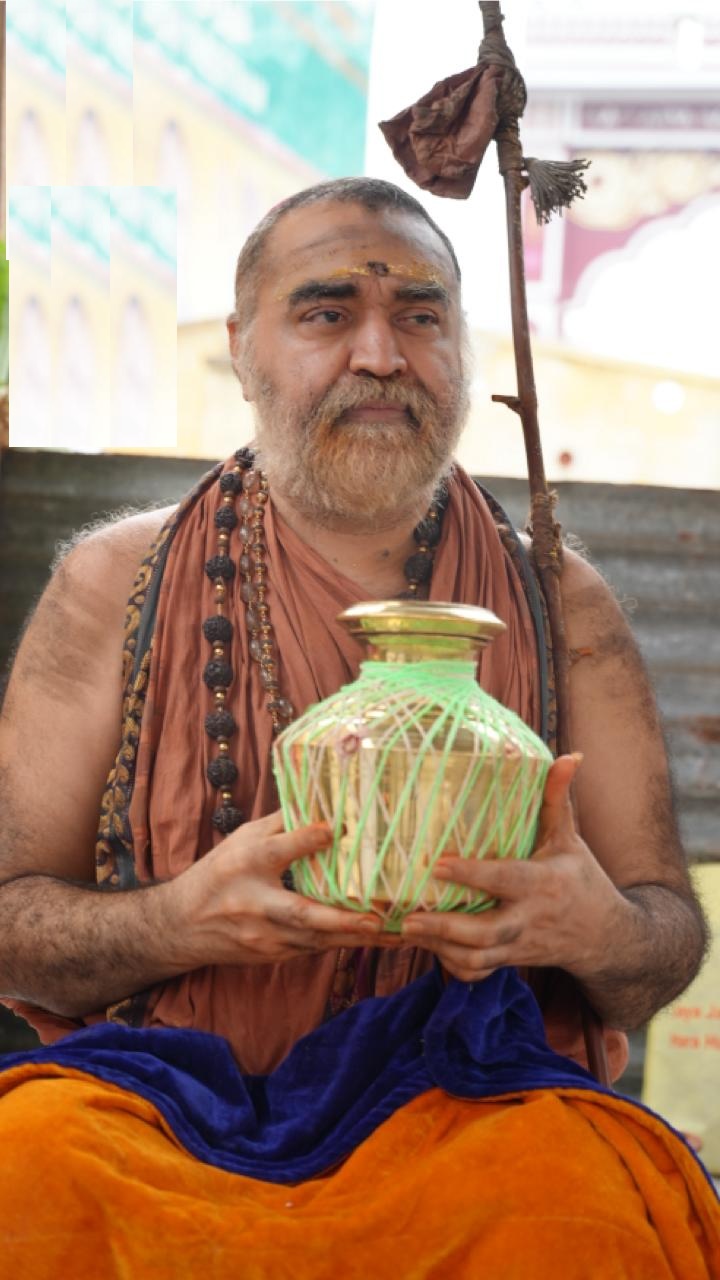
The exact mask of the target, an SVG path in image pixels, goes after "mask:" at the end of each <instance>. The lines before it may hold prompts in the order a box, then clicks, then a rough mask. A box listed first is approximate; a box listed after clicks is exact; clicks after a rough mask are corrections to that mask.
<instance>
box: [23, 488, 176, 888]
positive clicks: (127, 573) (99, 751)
mask: <svg viewBox="0 0 720 1280" xmlns="http://www.w3.org/2000/svg"><path fill="white" fill-rule="evenodd" d="M171 510H172V508H170V509H165V510H158V511H152V512H143V513H139V514H137V515H133V516H129V517H127V518H123V519H121V520H119V521H116V522H113V523H110V524H107V525H105V526H101V527H99V528H95V529H93V530H92V531H90V532H87V533H86V534H83V535H81V536H79V537H78V538H77V539H76V540H75V542H74V544H73V545H72V547H71V548H70V549H69V550H67V551H66V554H65V555H64V556H63V557H62V558H61V559H60V561H59V563H58V565H57V567H56V569H55V571H54V573H53V575H52V578H51V579H50V582H49V583H48V586H47V587H46V589H45V591H44V592H43V595H42V596H41V598H40V600H39V602H38V605H37V608H36V609H35V611H34V613H33V615H32V617H31V619H30V622H29V623H28V626H27V628H26V631H25V634H24V636H23V639H22V641H21V643H20V646H19V649H18V652H17V656H16V659H15V663H14V665H13V669H12V673H11V676H10V681H9V684H8V689H7V694H6V698H5V702H4V705H3V709H2V716H1V717H0V880H2V879H5V878H8V877H9V876H12V875H18V874H20V875H22V874H26V873H28V872H33V871H34V872H43V873H45V874H54V875H60V876H69V877H76V878H80V879H83V880H85V879H87V880H90V879H92V874H93V844H94V836H95V831H96V829H97V817H98V812H99V806H100V797H101V795H102V790H103V786H104V784H105V779H106V778H107V775H108V772H109V769H110V767H111V765H112V762H113V760H114V757H115V753H116V751H117V748H118V744H119V739H120V733H121V705H122V639H123V627H124V618H125V609H126V603H127V599H128V596H129V594H130V591H131V589H132V584H133V581H134V578H135V574H136V572H137V569H138V566H139V564H140V563H141V561H142V560H143V558H144V556H145V554H146V552H147V550H148V548H149V546H150V544H151V543H152V542H153V541H154V539H155V538H156V537H157V534H158V533H159V531H160V529H161V528H162V525H163V523H164V521H165V520H166V519H167V516H168V514H169V513H170V511H171ZM28 743H32V750H31V751H28ZM39 781H40V786H38V783H39Z"/></svg>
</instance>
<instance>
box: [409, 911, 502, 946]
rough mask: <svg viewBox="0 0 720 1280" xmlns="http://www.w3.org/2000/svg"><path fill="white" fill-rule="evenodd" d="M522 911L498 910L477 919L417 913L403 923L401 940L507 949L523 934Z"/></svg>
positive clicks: (464, 915) (447, 913) (450, 913)
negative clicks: (444, 942)
mask: <svg viewBox="0 0 720 1280" xmlns="http://www.w3.org/2000/svg"><path fill="white" fill-rule="evenodd" d="M521 910H522V909H521V908H519V907H517V906H509V907H498V908H497V910H495V911H486V912H484V913H482V914H480V915H470V914H469V913H465V912H460V911H417V912H414V913H413V914H412V915H410V916H408V917H407V919H406V920H405V921H404V922H403V929H402V932H403V937H404V938H406V939H407V940H408V941H409V942H413V943H418V944H419V945H420V946H422V945H424V944H425V943H426V942H439V941H447V942H449V943H453V944H456V945H458V946H461V947H472V948H485V947H507V946H510V945H511V944H512V943H513V942H516V941H517V939H518V938H519V936H520V933H521V931H522V919H521Z"/></svg>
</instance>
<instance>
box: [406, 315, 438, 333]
mask: <svg viewBox="0 0 720 1280" xmlns="http://www.w3.org/2000/svg"><path fill="white" fill-rule="evenodd" d="M405 319H406V320H409V321H410V323H411V324H413V325H416V326H417V327H418V328H419V329H429V328H430V327H431V326H432V325H436V324H439V320H438V317H437V316H436V315H434V313H433V312H432V311H416V312H414V313H413V315H410V316H405Z"/></svg>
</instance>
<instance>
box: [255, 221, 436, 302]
mask: <svg viewBox="0 0 720 1280" xmlns="http://www.w3.org/2000/svg"><path fill="white" fill-rule="evenodd" d="M264 265H265V271H264V275H265V276H266V278H267V279H268V280H269V281H272V280H273V279H275V280H276V281H277V280H279V279H281V280H282V281H283V283H286V282H287V278H288V272H292V273H293V274H294V273H296V272H297V273H301V272H304V271H307V270H308V269H309V270H311V271H312V272H313V274H315V273H318V272H319V271H322V274H323V276H326V277H332V276H335V277H340V276H341V275H355V276H361V275H368V276H369V275H378V276H382V275H393V276H399V277H403V278H406V279H410V278H412V279H416V280H428V281H430V280H432V281H437V282H438V283H440V282H444V283H445V284H447V285H450V286H452V285H454V283H455V273H454V270H453V267H452V264H451V261H450V257H449V254H448V253H447V250H446V248H445V246H444V245H443V243H442V241H441V240H440V239H439V237H438V236H437V234H436V233H435V232H434V231H433V228H432V227H430V226H429V225H428V224H427V223H425V222H423V220H422V219H421V218H420V217H417V216H415V215H412V214H408V213H405V212H404V211H402V210H394V209H381V210H378V211H377V212H375V211H371V210H368V209H364V208H363V207H362V206H357V205H346V204H340V203H336V204H325V205H322V206H317V205H308V206H304V207H302V208H300V209H297V210H293V212H292V213H290V214H288V215H287V216H286V217H285V218H284V219H283V220H282V221H281V222H280V223H278V225H277V226H276V227H275V228H274V229H273V233H272V236H271V238H270V243H269V245H268V257H267V260H266V262H265V264H264Z"/></svg>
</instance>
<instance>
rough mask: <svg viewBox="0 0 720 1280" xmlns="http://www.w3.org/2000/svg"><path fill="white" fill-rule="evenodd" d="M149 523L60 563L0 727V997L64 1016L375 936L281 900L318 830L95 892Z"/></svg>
mask: <svg viewBox="0 0 720 1280" xmlns="http://www.w3.org/2000/svg"><path fill="white" fill-rule="evenodd" d="M162 514H163V513H160V514H158V513H153V514H152V515H145V516H138V517H133V518H131V519H130V520H127V521H122V522H120V523H119V524H117V525H115V526H111V527H109V528H107V529H105V530H102V531H100V532H99V533H96V534H94V535H92V536H91V537H89V538H88V539H87V540H85V541H84V542H82V543H80V544H79V545H78V546H76V547H75V548H74V550H73V551H72V552H71V553H70V554H69V556H68V557H67V558H66V559H65V561H64V562H63V563H62V564H61V566H60V568H59V569H58V571H57V572H56V574H55V575H54V577H53V579H52V581H51V583H50V585H49V587H48V588H47V590H46V592H45V594H44V596H43V598H42V600H41V602H40V604H39V605H38V608H37V610H36V613H35V615H34V617H33V619H32V621H31V623H30V626H29V627H28V629H27V632H26V634H25V637H24V639H23V642H22V644H21V646H20V649H19V651H18V655H17V659H16V662H15V666H14V669H13V673H12V677H11V680H10V683H9V686H8V691H7V696H6V699H5V705H4V708H3V715H2V719H1V720H0V992H1V993H2V994H3V995H6V996H10V997H13V998H16V999H23V1000H27V1001H29V1002H30V1003H34V1004H38V1005H41V1006H43V1007H45V1008H47V1009H50V1010H51V1011H53V1012H55V1013H59V1014H63V1015H65V1016H69V1017H75V1016H80V1015H81V1014H83V1013H88V1012H91V1011H94V1010H97V1009H100V1008H103V1007H104V1006H106V1005H107V1004H108V1003H111V1002H113V1001H115V1000H118V999H121V998H123V997H125V996H127V995H130V994H132V993H133V992H134V991H137V990H140V989H142V988H143V987H146V986H148V985H150V984H151V983H153V982H156V981H160V980H162V979H165V978H169V977H173V976H175V975H177V974H179V973H182V972H185V971H187V970H189V969H193V968H197V967H200V966H202V965H204V964H210V963H215V964H224V963H263V962H267V961H269V960H277V959H283V958H287V957H288V956H291V955H293V954H297V953H298V952H299V951H303V950H322V949H325V948H328V947H332V946H336V945H351V946H352V945H354V946H358V945H362V943H363V942H367V941H368V939H369V938H370V939H372V938H373V937H374V936H375V935H376V933H377V932H378V930H379V928H380V925H379V922H378V921H373V922H372V923H364V921H363V920H362V919H360V918H359V917H358V916H356V915H354V914H351V913H349V912H344V911H335V910H334V909H332V908H329V907H324V906H322V905H321V904H319V903H311V902H309V901H308V900H306V899H303V898H300V897H299V895H295V894H289V893H287V891H286V890H284V889H283V888H282V887H281V884H280V875H281V874H282V871H283V870H284V869H285V868H286V867H287V866H289V865H290V863H291V862H292V861H293V860H294V859H295V858H296V857H301V856H303V854H306V853H310V852H312V851H313V850H314V849H317V848H319V847H321V846H322V844H323V843H324V842H325V840H326V838H327V832H326V829H325V828H321V829H318V828H311V829H305V831H304V832H295V833H292V834H290V835H286V834H284V833H283V832H282V823H281V822H280V820H279V817H278V815H273V816H271V817H270V818H265V819H262V820H260V821H259V822H254V823H248V824H246V825H245V826H244V827H241V828H240V829H239V830H238V831H236V832H234V833H233V835H232V836H230V837H228V838H227V839H226V840H224V841H223V842H222V843H221V844H220V845H218V846H217V847H216V848H215V849H214V850H212V851H211V852H207V853H206V854H205V856H204V857H203V858H202V859H201V860H200V861H199V862H198V863H196V864H195V865H194V866H192V867H190V868H189V869H188V871H186V872H185V873H183V875H181V876H180V877H178V879H177V880H173V881H169V882H167V883H164V884H157V885H153V886H149V887H147V888H142V889H138V890H131V891H128V892H104V891H102V890H99V889H97V888H96V886H95V884H94V880H95V875H94V843H95V834H96V829H97V822H98V814H99V808H100V799H101V795H102V791H103V787H104V785H105V780H106V777H107V774H108V772H109V769H110V767H111V765H112V762H113V760H114V757H115V753H116V750H117V747H118V739H119V735H120V721H121V694H122V690H121V681H122V672H121V648H122V630H123V622H124V614H125V601H126V599H127V596H128V595H129V592H130V588H131V585H132V581H133V577H134V573H135V569H136V567H137V565H138V564H139V562H140V560H141V559H142V555H143V553H144V551H145V549H146V547H147V545H148V544H149V542H150V541H151V539H152V537H153V536H154V533H155V532H156V531H157V528H158V527H159V525H160V522H161V517H162ZM194 852H195V851H193V853H194ZM203 852H204V851H203Z"/></svg>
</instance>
